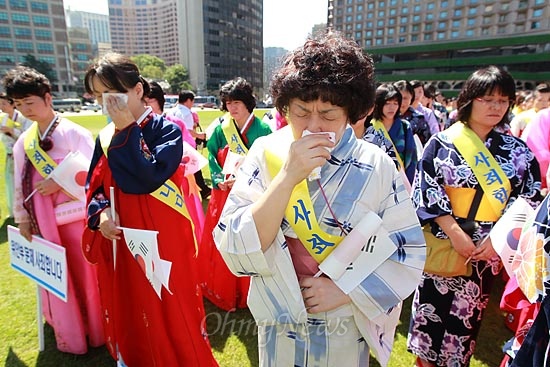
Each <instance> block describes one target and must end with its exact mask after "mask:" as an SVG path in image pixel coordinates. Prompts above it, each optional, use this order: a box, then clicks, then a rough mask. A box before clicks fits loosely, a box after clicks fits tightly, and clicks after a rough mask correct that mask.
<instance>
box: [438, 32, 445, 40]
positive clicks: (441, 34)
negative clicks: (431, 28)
mask: <svg viewBox="0 0 550 367" xmlns="http://www.w3.org/2000/svg"><path fill="white" fill-rule="evenodd" d="M437 39H438V40H444V39H445V32H437Z"/></svg>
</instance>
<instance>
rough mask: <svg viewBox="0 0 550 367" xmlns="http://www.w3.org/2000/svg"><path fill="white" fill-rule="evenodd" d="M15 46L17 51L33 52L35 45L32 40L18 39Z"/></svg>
mask: <svg viewBox="0 0 550 367" xmlns="http://www.w3.org/2000/svg"><path fill="white" fill-rule="evenodd" d="M15 47H16V48H17V51H21V52H33V51H34V46H33V44H32V42H21V41H18V42H16V43H15Z"/></svg>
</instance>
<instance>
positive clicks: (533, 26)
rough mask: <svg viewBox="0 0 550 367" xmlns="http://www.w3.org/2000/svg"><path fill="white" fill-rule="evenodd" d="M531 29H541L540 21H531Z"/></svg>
mask: <svg viewBox="0 0 550 367" xmlns="http://www.w3.org/2000/svg"><path fill="white" fill-rule="evenodd" d="M531 29H540V22H539V21H538V20H537V21H536V22H531Z"/></svg>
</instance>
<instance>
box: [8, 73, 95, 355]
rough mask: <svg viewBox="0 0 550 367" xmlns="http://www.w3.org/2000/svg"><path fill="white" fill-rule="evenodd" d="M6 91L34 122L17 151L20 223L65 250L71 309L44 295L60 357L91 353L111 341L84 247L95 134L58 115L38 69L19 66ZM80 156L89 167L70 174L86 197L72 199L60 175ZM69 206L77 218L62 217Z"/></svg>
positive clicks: (29, 234)
mask: <svg viewBox="0 0 550 367" xmlns="http://www.w3.org/2000/svg"><path fill="white" fill-rule="evenodd" d="M3 84H4V88H6V93H7V95H8V96H9V97H10V98H12V99H13V101H14V102H15V106H16V107H17V109H18V110H19V111H20V112H21V113H22V114H24V115H25V116H26V117H27V118H29V119H31V120H33V121H34V122H33V123H32V124H31V126H30V127H29V128H28V129H27V130H26V131H25V132H23V133H22V134H21V136H20V137H19V139H18V140H17V142H16V143H15V145H14V147H13V154H14V163H15V165H14V166H15V176H14V178H15V205H14V215H15V222H16V223H18V224H19V231H20V233H21V235H23V237H25V238H26V239H27V240H28V241H31V240H32V235H36V236H40V237H42V238H44V239H46V240H48V241H50V242H53V243H55V244H57V245H60V246H63V247H64V248H65V254H66V259H67V270H68V292H67V302H64V301H62V300H61V299H59V298H57V297H56V296H55V295H53V294H52V293H50V292H48V291H46V290H44V289H43V288H41V291H40V292H41V299H42V312H43V313H44V316H45V319H46V321H47V322H48V324H50V325H51V327H52V328H53V330H54V332H55V339H56V342H57V348H58V349H59V350H60V351H62V352H66V353H73V354H85V353H86V352H87V351H88V343H89V344H90V345H91V346H93V347H98V346H100V345H103V344H104V342H105V340H104V337H103V327H102V323H101V314H100V305H99V290H98V288H97V272H96V268H95V267H94V266H92V265H90V264H89V263H87V262H86V260H85V259H84V257H83V256H82V251H81V247H80V238H81V234H82V230H83V229H84V227H85V222H84V218H85V211H84V201H85V197H84V187H83V184H84V177H85V175H86V171H85V170H86V169H87V165H86V162H89V159H90V158H91V156H92V151H93V139H92V134H91V133H90V132H89V131H88V130H86V129H84V128H83V127H81V126H79V125H77V124H75V123H73V122H72V121H70V120H68V119H66V118H63V117H61V116H60V115H58V114H56V113H55V111H54V110H53V108H52V95H51V86H50V81H49V80H48V79H47V78H46V76H44V75H43V74H40V73H39V72H37V71H36V70H34V69H31V68H28V67H23V66H19V67H17V68H15V69H13V70H11V71H9V72H8V73H7V74H6V76H5V77H4V80H3ZM76 152H79V153H80V154H81V155H82V156H83V157H85V161H86V162H85V164H84V165H81V166H80V168H79V167H78V165H76V166H75V167H69V169H68V170H66V174H64V175H63V176H64V177H65V179H69V178H73V177H75V176H78V175H83V177H82V181H81V186H80V192H78V191H76V192H73V194H71V195H69V192H68V191H67V190H64V189H62V188H66V187H67V186H66V185H65V184H64V182H62V181H61V180H59V179H57V181H56V180H54V178H52V176H53V173H54V172H55V171H56V170H57V169H58V168H59V167H60V166H61V165H62V164H63V163H62V162H64V163H65V162H66V161H64V159H65V158H66V157H67V156H70V155H72V154H71V153H76ZM83 167H86V168H83ZM78 181H80V180H78ZM71 182H73V181H72V180H71ZM67 205H69V206H71V207H72V208H73V209H75V210H74V211H75V212H76V213H77V215H74V216H73V215H64V216H61V215H57V214H61V213H62V210H61V208H63V207H66V206H67ZM76 209H79V210H76Z"/></svg>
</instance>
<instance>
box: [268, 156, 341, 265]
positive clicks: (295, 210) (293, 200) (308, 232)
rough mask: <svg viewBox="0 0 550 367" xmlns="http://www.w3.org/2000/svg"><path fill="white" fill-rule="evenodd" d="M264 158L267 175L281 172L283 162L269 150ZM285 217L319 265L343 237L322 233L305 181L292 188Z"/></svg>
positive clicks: (273, 175) (272, 175)
mask: <svg viewBox="0 0 550 367" xmlns="http://www.w3.org/2000/svg"><path fill="white" fill-rule="evenodd" d="M265 157H266V162H267V168H268V170H269V174H270V175H271V177H275V175H277V173H278V172H279V171H280V170H281V167H282V164H283V160H282V159H281V157H279V156H278V155H277V154H276V153H274V152H271V151H269V150H266V151H265ZM285 217H286V218H287V220H288V222H289V224H290V226H291V227H292V229H293V230H294V232H296V235H297V236H298V238H299V239H300V242H302V245H303V246H304V247H305V248H306V250H307V251H308V252H309V254H310V255H311V256H312V257H313V258H314V259H315V261H317V263H319V264H320V263H321V262H323V260H324V259H326V257H327V256H328V255H329V254H330V253H331V252H332V251H333V250H334V249H335V248H336V247H337V246H338V244H339V243H340V242H341V241H342V240H343V239H344V237H340V236H335V235H331V234H328V233H326V232H324V231H323V230H322V229H321V227H320V226H319V223H318V222H317V217H316V215H315V211H314V209H313V203H312V202H311V197H310V196H309V190H308V187H307V182H306V180H303V181H302V182H300V183H299V184H298V185H296V187H294V190H293V191H292V194H291V195H290V201H289V202H288V205H287V207H286V210H285Z"/></svg>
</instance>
